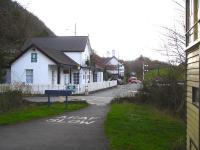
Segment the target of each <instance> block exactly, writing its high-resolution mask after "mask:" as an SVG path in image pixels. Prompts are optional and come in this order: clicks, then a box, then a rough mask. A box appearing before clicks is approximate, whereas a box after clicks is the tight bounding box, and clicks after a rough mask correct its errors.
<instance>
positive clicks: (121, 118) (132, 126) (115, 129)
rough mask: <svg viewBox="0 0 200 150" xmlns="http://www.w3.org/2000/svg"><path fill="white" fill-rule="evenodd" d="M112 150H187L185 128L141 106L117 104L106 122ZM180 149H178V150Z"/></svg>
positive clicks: (157, 112)
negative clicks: (176, 148)
mask: <svg viewBox="0 0 200 150" xmlns="http://www.w3.org/2000/svg"><path fill="white" fill-rule="evenodd" d="M105 132H106V134H107V136H108V138H109V141H110V147H111V149H112V150H122V149H123V150H171V149H172V147H175V146H176V147H180V146H179V145H180V144H181V145H183V146H184V141H185V138H184V137H185V124H184V123H183V122H182V121H181V120H179V119H175V118H172V117H171V116H169V115H167V114H166V113H163V112H160V111H159V110H157V109H155V108H153V107H151V106H144V105H139V104H131V103H122V104H113V105H112V106H111V110H110V112H109V113H108V116H107V119H106V122H105ZM177 145H178V146H177Z"/></svg>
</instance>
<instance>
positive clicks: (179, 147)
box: [172, 138, 186, 150]
mask: <svg viewBox="0 0 200 150" xmlns="http://www.w3.org/2000/svg"><path fill="white" fill-rule="evenodd" d="M185 141H186V140H185V138H180V139H179V140H177V141H176V142H175V143H174V144H173V145H172V150H186V145H185Z"/></svg>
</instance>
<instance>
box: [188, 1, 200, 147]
mask: <svg viewBox="0 0 200 150" xmlns="http://www.w3.org/2000/svg"><path fill="white" fill-rule="evenodd" d="M199 3H200V1H199V0H186V58H187V59H186V60H187V101H186V106H187V150H200V108H199V98H200V97H199V96H200V95H199V84H200V82H199V75H200V74H199V72H200V71H199V63H200V62H199V59H200V56H199V53H200V25H199V22H200V20H199V17H200V8H199V6H200V5H199Z"/></svg>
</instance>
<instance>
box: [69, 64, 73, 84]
mask: <svg viewBox="0 0 200 150" xmlns="http://www.w3.org/2000/svg"><path fill="white" fill-rule="evenodd" d="M69 83H70V84H71V83H72V68H71V67H70V68H69Z"/></svg>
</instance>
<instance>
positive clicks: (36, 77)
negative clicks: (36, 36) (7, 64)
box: [11, 49, 55, 84]
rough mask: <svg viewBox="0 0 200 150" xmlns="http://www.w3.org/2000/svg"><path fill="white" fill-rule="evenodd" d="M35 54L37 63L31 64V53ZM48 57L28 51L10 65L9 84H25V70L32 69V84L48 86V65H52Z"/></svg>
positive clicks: (36, 51) (38, 52)
mask: <svg viewBox="0 0 200 150" xmlns="http://www.w3.org/2000/svg"><path fill="white" fill-rule="evenodd" d="M32 52H34V53H37V62H31V53H32ZM54 64H55V63H54V62H53V61H51V60H50V59H49V58H48V57H46V56H45V55H44V54H42V53H41V52H40V51H38V50H35V51H34V50H32V49H30V50H28V51H27V52H26V53H25V54H23V55H22V56H21V57H20V58H19V59H17V60H16V61H15V62H14V63H13V64H12V65H11V83H14V82H24V83H26V69H33V84H49V80H50V79H49V74H50V72H49V71H48V65H54Z"/></svg>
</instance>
